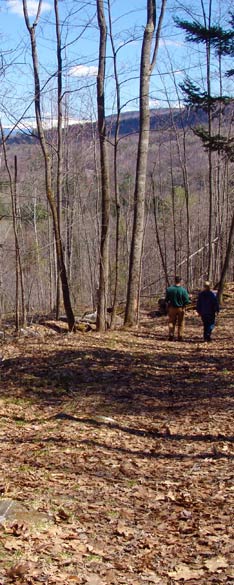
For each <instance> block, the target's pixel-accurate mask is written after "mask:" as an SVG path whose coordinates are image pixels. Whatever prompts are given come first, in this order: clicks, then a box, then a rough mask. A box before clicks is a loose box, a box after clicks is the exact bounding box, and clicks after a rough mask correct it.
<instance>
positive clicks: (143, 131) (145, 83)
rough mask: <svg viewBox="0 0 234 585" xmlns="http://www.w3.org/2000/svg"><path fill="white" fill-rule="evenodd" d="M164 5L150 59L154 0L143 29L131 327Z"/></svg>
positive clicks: (149, 4) (127, 322) (135, 307)
mask: <svg viewBox="0 0 234 585" xmlns="http://www.w3.org/2000/svg"><path fill="white" fill-rule="evenodd" d="M165 6H166V0H162V2H161V12H160V17H159V21H158V27H157V31H156V38H155V45H154V50H153V57H152V61H151V48H152V42H153V38H154V33H155V28H156V2H155V0H147V23H146V27H145V30H144V36H143V43H142V51H141V68H140V131H139V142H138V152H137V164H136V181H135V192H134V217H133V232H132V242H131V251H130V261H129V278H128V290H127V304H126V311H125V325H126V326H128V327H131V326H133V325H136V324H137V315H138V313H139V307H138V299H139V296H140V295H139V287H140V273H141V260H142V246H143V235H144V218H145V185H146V173H147V160H148V149H149V131H150V112H149V86H150V78H151V73H152V71H153V67H154V65H155V61H156V56H157V51H158V45H159V37H160V32H161V26H162V21H163V15H164V11H165Z"/></svg>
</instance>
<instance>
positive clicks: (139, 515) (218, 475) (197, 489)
mask: <svg viewBox="0 0 234 585" xmlns="http://www.w3.org/2000/svg"><path fill="white" fill-rule="evenodd" d="M233 308H234V305H233V297H232V295H229V297H228V301H227V303H226V304H225V306H224V307H223V310H222V312H221V314H220V318H219V323H218V325H217V327H216V329H215V332H214V336H213V337H214V341H213V343H212V344H204V343H202V341H201V338H202V327H201V324H200V321H199V318H198V317H197V316H196V314H195V313H194V312H193V311H189V312H188V315H187V326H186V339H185V341H184V342H183V343H178V342H174V343H169V342H168V340H167V319H166V317H160V318H156V319H152V318H149V317H148V316H147V314H145V315H142V321H141V326H140V327H139V328H138V329H137V330H135V331H132V332H131V331H117V332H110V331H109V332H108V333H107V334H105V335H99V334H97V333H95V332H90V333H77V334H76V335H73V334H68V333H67V332H66V331H65V330H62V328H61V331H63V332H62V333H61V332H60V333H55V334H53V335H52V334H51V331H52V330H51V329H49V331H48V330H47V328H46V325H44V326H40V325H35V326H32V327H31V328H29V330H28V336H27V337H26V336H24V338H21V337H20V338H19V340H17V339H15V340H14V341H11V342H8V343H6V344H5V345H4V346H3V356H4V360H3V362H2V365H1V379H0V386H1V398H0V440H1V452H0V463H1V479H0V493H1V498H9V499H11V498H12V499H13V500H15V501H16V502H18V503H20V505H21V507H20V506H19V511H18V514H16V517H15V518H11V519H8V520H5V519H4V518H1V522H2V524H1V526H0V584H1V583H4V585H5V584H6V583H16V584H21V585H22V584H28V585H33V584H39V583H46V584H48V585H50V584H60V583H61V584H63V585H67V584H72V583H74V584H76V583H78V584H81V585H82V584H87V585H112V584H113V585H116V584H122V585H127V584H131V585H140V584H141V585H143V584H151V583H152V584H157V585H172V584H173V583H175V584H177V583H179V584H180V583H181V584H183V583H189V585H197V584H198V583H199V585H207V584H208V585H209V584H212V585H216V584H222V583H225V584H227V585H229V584H231V583H233V579H234V560H233V559H234V555H233V548H234V545H233V542H234V540H233V516H232V515H233V494H234V484H233V478H234V474H233V458H234V436H233V392H234V380H233V347H232V337H233ZM61 327H62V326H61ZM31 333H32V335H31ZM1 498H0V501H1ZM21 508H22V510H21ZM24 510H25V512H24Z"/></svg>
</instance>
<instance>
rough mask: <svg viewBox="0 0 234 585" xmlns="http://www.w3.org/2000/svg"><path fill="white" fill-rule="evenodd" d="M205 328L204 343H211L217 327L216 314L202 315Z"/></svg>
mask: <svg viewBox="0 0 234 585" xmlns="http://www.w3.org/2000/svg"><path fill="white" fill-rule="evenodd" d="M202 321H203V326H204V341H210V338H211V333H212V331H213V329H214V326H215V313H214V314H213V315H202Z"/></svg>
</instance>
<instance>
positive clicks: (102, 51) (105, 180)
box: [97, 0, 110, 331]
mask: <svg viewBox="0 0 234 585" xmlns="http://www.w3.org/2000/svg"><path fill="white" fill-rule="evenodd" d="M97 14H98V26H99V31H100V41H99V64H98V76H97V107H98V133H99V144H100V161H101V191H102V222H101V246H100V266H99V291H98V308H97V329H98V331H105V329H106V321H107V303H108V287H109V222H110V185H109V164H108V152H107V141H106V121H105V90H104V84H105V66H106V42H107V26H106V20H105V13H104V3H103V0H97Z"/></svg>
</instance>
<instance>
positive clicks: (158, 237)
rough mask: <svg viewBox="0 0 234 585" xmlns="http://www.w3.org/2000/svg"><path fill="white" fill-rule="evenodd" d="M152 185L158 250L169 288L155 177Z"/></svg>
mask: <svg viewBox="0 0 234 585" xmlns="http://www.w3.org/2000/svg"><path fill="white" fill-rule="evenodd" d="M151 185H152V191H153V207H154V223H155V232H156V240H157V244H158V249H159V256H160V258H161V262H162V267H163V272H164V276H165V282H166V286H169V277H168V271H167V258H166V257H164V254H163V249H162V245H161V240H160V235H159V227H158V197H157V195H155V186H154V181H153V176H151Z"/></svg>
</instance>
